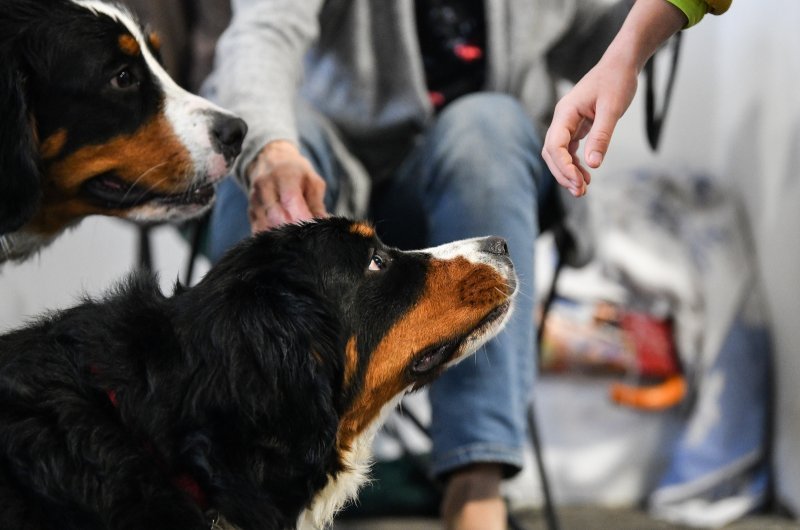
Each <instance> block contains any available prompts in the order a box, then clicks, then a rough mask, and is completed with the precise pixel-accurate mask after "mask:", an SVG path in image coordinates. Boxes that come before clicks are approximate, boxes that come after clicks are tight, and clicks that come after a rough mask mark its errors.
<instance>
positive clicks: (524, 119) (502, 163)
mask: <svg viewBox="0 0 800 530" xmlns="http://www.w3.org/2000/svg"><path fill="white" fill-rule="evenodd" d="M298 123H299V124H300V129H301V138H302V142H301V143H302V146H301V150H302V151H303V153H304V155H306V156H307V157H308V158H309V159H310V160H311V161H312V163H314V165H315V167H316V168H317V170H318V171H319V172H320V174H321V175H322V176H323V178H325V179H326V181H327V182H329V183H330V184H333V185H334V188H333V189H331V190H329V194H328V196H326V204H327V205H329V206H330V205H331V204H333V203H334V197H335V182H336V179H337V178H338V177H337V175H336V172H337V170H338V169H341V168H340V166H338V165H337V164H336V163H335V162H332V161H331V157H332V156H333V153H332V151H331V149H330V145H329V144H328V142H327V141H326V140H325V138H324V135H320V134H319V130H318V129H315V127H314V126H313V116H312V115H308V114H307V113H306V112H300V113H299V119H298ZM540 151H541V145H540V140H539V136H538V134H537V132H536V130H535V127H534V125H533V122H532V121H531V120H530V118H529V117H528V115H527V113H526V112H525V110H524V109H523V108H522V106H521V105H520V104H519V103H518V102H517V101H516V100H515V99H514V98H512V97H510V96H506V95H502V94H494V93H478V94H473V95H470V96H466V97H463V98H460V99H458V100H456V101H455V102H453V103H452V104H451V105H449V106H448V107H447V108H446V109H445V110H444V111H443V112H442V113H441V114H440V115H439V116H438V117H437V119H436V120H435V121H434V122H433V123H432V125H431V126H430V127H429V129H428V130H427V131H426V132H425V133H424V134H423V135H421V136H420V138H419V139H418V142H417V143H416V145H415V147H414V148H413V149H412V151H411V152H410V153H409V155H408V156H407V157H406V159H405V160H404V161H403V163H402V164H401V165H400V166H399V167H398V168H397V170H396V171H395V172H394V174H393V175H392V176H391V177H390V178H389V179H388V180H386V181H385V182H384V183H383V184H381V185H380V186H379V187H378V188H377V189H376V190H374V193H373V199H372V202H371V218H372V220H373V221H374V223H375V225H376V227H377V230H378V233H379V234H380V236H381V237H382V239H383V240H384V241H385V242H386V243H388V244H391V245H394V246H398V247H400V248H422V247H426V246H436V245H439V244H442V243H446V242H449V241H454V240H457V239H464V238H470V237H475V236H484V235H497V236H502V237H504V238H505V239H506V240H507V241H508V245H509V249H510V253H511V257H512V259H513V260H514V264H515V266H516V269H517V274H518V275H519V285H520V292H519V293H518V296H517V298H516V308H515V311H514V314H513V315H512V317H511V319H510V321H509V323H508V325H507V326H506V328H505V330H504V331H503V332H502V333H501V334H500V335H498V337H496V338H495V339H494V340H492V341H490V342H489V343H488V344H487V345H486V346H484V347H483V348H481V349H480V350H479V351H478V352H476V354H475V355H474V356H472V357H470V358H468V359H466V360H465V361H463V362H462V363H460V364H459V365H457V366H456V367H454V368H452V369H451V370H449V371H447V372H445V373H444V374H443V375H442V377H441V378H440V379H439V380H437V381H436V382H435V383H434V384H433V385H432V387H431V389H430V400H431V406H432V414H433V421H432V425H431V436H432V441H433V452H432V455H431V456H432V459H431V464H432V471H433V473H434V474H437V475H441V474H444V473H447V472H448V471H451V470H453V469H456V468H459V467H462V466H464V465H467V464H470V463H474V462H495V463H501V464H505V465H506V467H507V470H508V472H509V474H512V473H514V472H516V471H518V470H519V469H520V468H521V467H522V465H523V449H524V447H525V445H526V410H527V405H528V401H529V398H530V392H531V385H532V383H533V379H534V371H535V362H534V361H535V351H534V348H535V346H534V327H533V305H534V302H533V301H534V292H533V290H534V269H533V262H534V261H533V255H534V241H535V239H536V237H537V235H538V215H537V214H538V208H539V204H538V197H543V196H545V195H546V193H543V191H544V190H542V187H543V186H550V185H551V180H552V178H551V177H550V175H549V174H547V173H546V169H545V165H544V163H543V162H542V160H541V157H540V154H539V153H540ZM246 209H247V205H246V199H245V197H244V194H243V193H242V192H241V191H240V190H239V188H237V187H236V186H235V185H234V184H233V183H232V182H227V183H225V184H223V186H222V187H221V189H220V194H219V197H218V200H217V204H216V206H215V210H214V213H213V217H212V234H211V248H212V251H211V252H212V259H215V258H218V256H219V253H220V250H221V249H223V248H225V247H227V246H229V245H230V244H231V243H233V242H235V241H236V240H238V239H239V238H241V237H244V236H245V235H247V234H249V227H248V224H247V218H246Z"/></svg>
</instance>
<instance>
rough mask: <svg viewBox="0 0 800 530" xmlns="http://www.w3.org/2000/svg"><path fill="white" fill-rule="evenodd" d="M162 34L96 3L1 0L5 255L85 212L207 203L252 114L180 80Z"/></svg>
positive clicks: (20, 253)
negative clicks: (236, 112) (170, 67)
mask: <svg viewBox="0 0 800 530" xmlns="http://www.w3.org/2000/svg"><path fill="white" fill-rule="evenodd" d="M158 46H159V43H158V37H157V36H156V35H155V34H152V33H151V34H148V33H146V32H145V31H144V30H143V29H142V27H141V26H140V25H139V24H138V22H137V21H136V20H135V19H134V18H133V17H132V16H131V15H130V13H129V12H128V11H127V10H125V9H124V8H121V7H118V6H115V5H113V4H108V3H104V2H100V1H91V0H3V2H2V7H1V8H0V109H2V113H3V114H2V119H0V262H3V261H5V260H8V259H24V258H25V257H27V256H29V255H30V254H32V253H34V252H35V251H36V250H37V249H39V248H40V247H42V246H43V245H45V244H47V243H49V242H50V241H52V240H53V239H54V238H56V237H57V236H58V235H59V234H60V233H61V232H62V231H63V230H64V229H65V228H67V227H69V226H72V225H74V224H76V223H77V222H78V221H79V220H80V219H82V218H84V217H85V216H88V215H93V214H102V215H111V216H117V217H123V218H127V219H132V220H136V221H165V220H182V219H186V218H188V217H191V216H194V215H197V214H199V213H200V212H202V211H204V210H205V209H206V208H207V207H208V205H209V204H210V202H211V200H212V199H213V197H214V184H215V182H217V181H218V180H219V179H221V178H222V177H223V176H224V175H225V174H226V173H227V172H228V170H229V169H230V166H231V164H232V162H233V160H234V158H235V157H236V156H237V155H238V153H239V151H240V150H241V143H242V140H243V138H244V135H245V133H246V126H245V124H244V122H243V121H242V120H240V119H238V118H236V117H235V116H233V115H232V114H231V113H229V112H227V111H224V110H223V109H220V108H219V107H216V106H215V105H213V104H212V103H210V102H208V101H206V100H204V99H202V98H200V97H198V96H194V95H192V94H189V93H188V92H186V91H185V90H183V89H181V88H180V87H179V86H178V85H177V84H176V83H175V82H174V81H173V80H172V79H171V78H170V77H169V76H168V75H167V73H166V72H165V71H164V69H163V68H162V67H161V65H160V64H159V60H158Z"/></svg>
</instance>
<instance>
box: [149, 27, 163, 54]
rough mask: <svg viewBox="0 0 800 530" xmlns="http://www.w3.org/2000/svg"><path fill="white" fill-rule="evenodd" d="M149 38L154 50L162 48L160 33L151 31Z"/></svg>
mask: <svg viewBox="0 0 800 530" xmlns="http://www.w3.org/2000/svg"><path fill="white" fill-rule="evenodd" d="M147 40H148V41H149V42H150V46H152V47H153V49H154V50H160V49H161V35H159V34H158V32H156V31H151V32H150V34H149V35H148V36H147Z"/></svg>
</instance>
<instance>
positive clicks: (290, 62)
mask: <svg viewBox="0 0 800 530" xmlns="http://www.w3.org/2000/svg"><path fill="white" fill-rule="evenodd" d="M631 2H632V0H622V1H621V2H618V1H615V0H486V20H487V26H488V27H487V68H488V72H487V74H488V75H487V83H486V85H487V86H486V90H491V91H498V92H505V93H509V94H512V95H514V96H517V97H518V98H519V99H520V100H521V101H522V102H523V104H524V106H525V107H526V108H527V109H528V111H529V112H530V115H531V116H532V117H533V118H534V119H535V120H537V122H538V123H539V124H540V125H541V126H544V125H545V124H546V123H547V122H548V121H549V119H550V116H551V112H552V108H553V106H554V104H555V84H556V81H557V80H558V79H559V78H564V79H567V80H572V81H575V80H577V79H578V78H579V77H580V76H581V75H582V74H583V73H584V72H585V71H586V70H587V69H588V68H589V67H590V66H591V65H593V64H594V62H596V60H597V59H599V57H600V55H601V54H602V52H603V51H604V50H605V48H606V46H607V44H608V43H609V42H610V40H611V38H612V37H613V35H614V34H615V33H616V31H617V29H618V28H619V26H620V25H621V23H622V20H623V19H624V16H625V15H626V14H627V11H628V9H629V7H630V4H631ZM298 88H299V89H300V90H299V91H298ZM204 93H205V95H207V96H208V97H210V98H212V99H214V100H215V101H217V102H218V103H219V104H221V105H223V106H224V107H227V108H229V109H231V110H232V111H234V112H236V113H237V114H239V115H240V116H241V117H242V118H244V119H245V120H246V121H247V123H248V125H249V132H248V135H247V138H246V141H245V146H244V149H243V153H242V156H240V157H239V160H238V162H237V166H236V174H237V177H238V178H239V179H240V181H241V182H243V183H244V182H245V180H244V178H245V176H244V171H243V168H245V167H247V165H248V164H249V163H250V162H251V161H252V159H253V158H254V157H255V156H256V155H257V153H258V152H259V151H260V150H261V148H262V147H263V146H264V145H265V144H266V143H268V142H270V141H272V140H276V139H288V140H291V141H295V142H297V129H296V125H295V119H294V109H295V99H296V98H297V97H298V94H301V95H302V97H304V98H306V99H307V100H308V101H310V102H311V103H312V104H313V106H314V107H316V108H317V109H319V110H320V111H321V112H322V113H323V114H324V115H325V116H327V117H328V119H329V120H330V122H331V123H332V124H333V126H335V127H336V128H337V129H338V131H339V132H340V133H341V134H342V135H343V137H345V138H347V139H349V140H352V141H354V142H356V143H357V142H359V141H370V142H376V141H377V142H379V141H380V140H381V139H385V140H387V141H392V140H393V139H396V138H400V137H403V136H408V135H412V134H413V133H414V132H415V131H419V130H420V129H421V128H423V127H424V126H425V124H426V123H427V122H428V120H430V118H431V117H432V115H433V109H432V106H431V104H430V103H429V101H428V97H427V90H426V86H425V77H424V72H423V66H422V60H421V56H420V52H419V45H418V41H417V31H416V27H415V20H414V2H413V0H327V1H325V2H323V0H233V20H232V22H231V24H230V26H229V27H228V29H227V30H226V31H225V33H224V34H223V35H222V37H221V39H220V41H219V43H218V46H217V56H216V64H215V70H214V72H213V73H212V75H211V77H210V78H209V80H208V81H207V83H206V85H205V87H204Z"/></svg>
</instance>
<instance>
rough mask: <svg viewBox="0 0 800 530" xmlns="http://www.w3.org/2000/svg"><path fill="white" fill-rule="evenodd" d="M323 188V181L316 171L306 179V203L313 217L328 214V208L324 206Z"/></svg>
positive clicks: (324, 186)
mask: <svg viewBox="0 0 800 530" xmlns="http://www.w3.org/2000/svg"><path fill="white" fill-rule="evenodd" d="M325 188H326V185H325V181H324V180H323V179H322V177H320V176H319V175H317V174H316V173H314V174H313V176H310V178H309V179H308V180H307V181H306V186H305V197H306V203H307V204H308V208H309V210H310V211H311V215H312V216H313V217H317V218H321V217H327V216H328V210H327V209H326V208H325Z"/></svg>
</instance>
